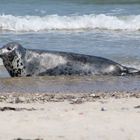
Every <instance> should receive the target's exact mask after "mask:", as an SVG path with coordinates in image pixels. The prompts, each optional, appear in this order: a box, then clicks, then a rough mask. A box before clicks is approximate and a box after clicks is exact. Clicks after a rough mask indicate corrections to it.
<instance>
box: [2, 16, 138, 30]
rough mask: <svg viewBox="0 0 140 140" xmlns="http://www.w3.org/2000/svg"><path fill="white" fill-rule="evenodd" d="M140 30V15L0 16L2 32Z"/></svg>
mask: <svg viewBox="0 0 140 140" xmlns="http://www.w3.org/2000/svg"><path fill="white" fill-rule="evenodd" d="M89 29H91V30H93V29H100V30H126V31H138V30H140V15H130V16H118V17H117V16H108V15H105V14H99V15H94V14H90V15H81V16H59V15H46V16H42V17H41V16H13V15H0V30H1V31H13V32H31V31H32V32H39V31H48V30H72V31H75V30H89Z"/></svg>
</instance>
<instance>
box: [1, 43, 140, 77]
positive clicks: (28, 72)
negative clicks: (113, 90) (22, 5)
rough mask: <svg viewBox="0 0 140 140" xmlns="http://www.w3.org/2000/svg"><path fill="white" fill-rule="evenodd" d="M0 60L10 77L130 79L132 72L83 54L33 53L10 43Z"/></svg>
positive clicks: (5, 46)
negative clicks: (76, 76) (118, 77)
mask: <svg viewBox="0 0 140 140" xmlns="http://www.w3.org/2000/svg"><path fill="white" fill-rule="evenodd" d="M0 58H1V59H2V60H3V64H4V66H5V67H6V69H7V71H8V72H9V74H10V76H11V77H22V76H44V75H50V76H56V75H118V76H121V75H133V74H140V71H139V70H137V69H134V68H129V67H125V66H122V65H121V64H118V63H116V62H114V61H112V60H109V59H106V58H102V57H97V56H90V55H84V54H76V53H68V52H59V51H47V50H33V49H26V48H24V47H22V45H20V44H19V43H17V42H10V43H8V44H6V45H4V46H3V47H2V48H1V49H0Z"/></svg>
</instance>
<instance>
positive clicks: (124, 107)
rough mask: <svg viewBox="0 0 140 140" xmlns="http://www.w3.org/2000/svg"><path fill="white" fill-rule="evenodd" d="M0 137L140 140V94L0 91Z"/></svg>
mask: <svg viewBox="0 0 140 140" xmlns="http://www.w3.org/2000/svg"><path fill="white" fill-rule="evenodd" d="M0 101H1V103H0V140H118V139H119V140H139V139H140V94H139V93H137V94H132V93H128V94H124V93H118V94H109V95H108V94H106V95H105V94H98V95H97V94H88V95H87V94H76V95H74V94H61V95H60V94H59V95H57V94H55V95H54V94H53V95H51V94H26V95H25V94H3V95H0Z"/></svg>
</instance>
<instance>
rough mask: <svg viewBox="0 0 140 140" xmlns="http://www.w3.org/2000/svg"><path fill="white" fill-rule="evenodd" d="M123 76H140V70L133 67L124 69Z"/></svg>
mask: <svg viewBox="0 0 140 140" xmlns="http://www.w3.org/2000/svg"><path fill="white" fill-rule="evenodd" d="M122 75H140V70H138V69H135V68H132V67H124V70H123V71H122Z"/></svg>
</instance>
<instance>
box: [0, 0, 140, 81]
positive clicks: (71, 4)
mask: <svg viewBox="0 0 140 140" xmlns="http://www.w3.org/2000/svg"><path fill="white" fill-rule="evenodd" d="M10 41H17V42H19V43H21V44H22V45H23V47H25V48H29V49H31V48H32V49H44V50H57V51H65V52H75V53H82V54H89V55H96V56H101V57H105V58H108V59H111V60H113V61H116V62H118V63H120V64H122V65H125V66H129V67H134V68H137V69H140V55H139V54H140V1H139V0H104V1H102V0H24V1H23V0H0V46H3V45H4V44H6V43H8V42H10ZM0 65H3V63H2V61H0ZM0 76H1V77H4V76H7V77H8V74H6V73H5V70H2V69H1V71H0ZM137 81H139V80H137Z"/></svg>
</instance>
